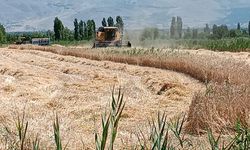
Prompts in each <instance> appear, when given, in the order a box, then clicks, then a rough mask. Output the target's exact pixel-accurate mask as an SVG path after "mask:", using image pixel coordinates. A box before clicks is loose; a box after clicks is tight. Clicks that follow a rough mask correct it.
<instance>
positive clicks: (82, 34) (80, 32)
mask: <svg viewBox="0 0 250 150" xmlns="http://www.w3.org/2000/svg"><path fill="white" fill-rule="evenodd" d="M79 36H80V40H83V39H84V25H83V21H82V20H81V21H80V22H79Z"/></svg>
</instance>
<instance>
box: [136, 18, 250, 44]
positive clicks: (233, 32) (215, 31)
mask: <svg viewBox="0 0 250 150" xmlns="http://www.w3.org/2000/svg"><path fill="white" fill-rule="evenodd" d="M236 37H250V21H249V24H248V28H241V24H240V23H238V24H237V26H236V27H235V28H231V29H230V28H228V26H227V25H223V24H222V25H216V24H214V25H213V26H212V27H209V24H206V25H205V27H204V28H203V29H202V28H190V27H187V28H186V29H183V21H182V18H181V17H179V16H177V17H172V20H171V23H170V28H169V32H167V34H166V32H165V31H164V29H162V30H161V32H160V29H158V28H155V27H151V28H145V29H144V30H143V31H142V33H141V35H140V41H144V40H146V39H150V40H155V39H159V38H162V39H168V38H170V39H198V38H199V39H204V38H206V39H222V38H236Z"/></svg>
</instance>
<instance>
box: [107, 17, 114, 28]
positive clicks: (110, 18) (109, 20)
mask: <svg viewBox="0 0 250 150" xmlns="http://www.w3.org/2000/svg"><path fill="white" fill-rule="evenodd" d="M108 26H109V27H113V26H114V20H113V18H112V17H111V16H110V17H109V18H108Z"/></svg>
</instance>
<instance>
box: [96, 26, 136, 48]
mask: <svg viewBox="0 0 250 150" xmlns="http://www.w3.org/2000/svg"><path fill="white" fill-rule="evenodd" d="M122 46H126V47H131V43H130V42H129V41H128V42H127V44H123V43H122V34H121V32H120V30H119V29H118V28H117V27H100V28H99V29H98V30H97V32H96V36H95V42H94V45H93V47H94V48H95V47H122Z"/></svg>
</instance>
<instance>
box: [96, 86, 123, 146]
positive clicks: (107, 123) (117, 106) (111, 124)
mask: <svg viewBox="0 0 250 150" xmlns="http://www.w3.org/2000/svg"><path fill="white" fill-rule="evenodd" d="M114 95H115V94H114V89H113V91H112V101H111V110H110V113H109V114H108V115H107V113H106V112H105V113H104V114H103V115H102V136H101V137H100V136H99V134H98V133H97V132H96V133H95V145H96V149H97V150H104V149H105V148H106V143H107V141H108V135H109V132H110V138H109V142H110V145H109V148H108V149H110V150H113V148H114V142H115V139H116V136H117V131H118V123H119V120H120V119H121V115H122V112H123V110H124V107H125V102H124V101H123V94H122V93H121V89H119V91H118V96H117V98H115V96H114ZM109 130H110V131H109Z"/></svg>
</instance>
